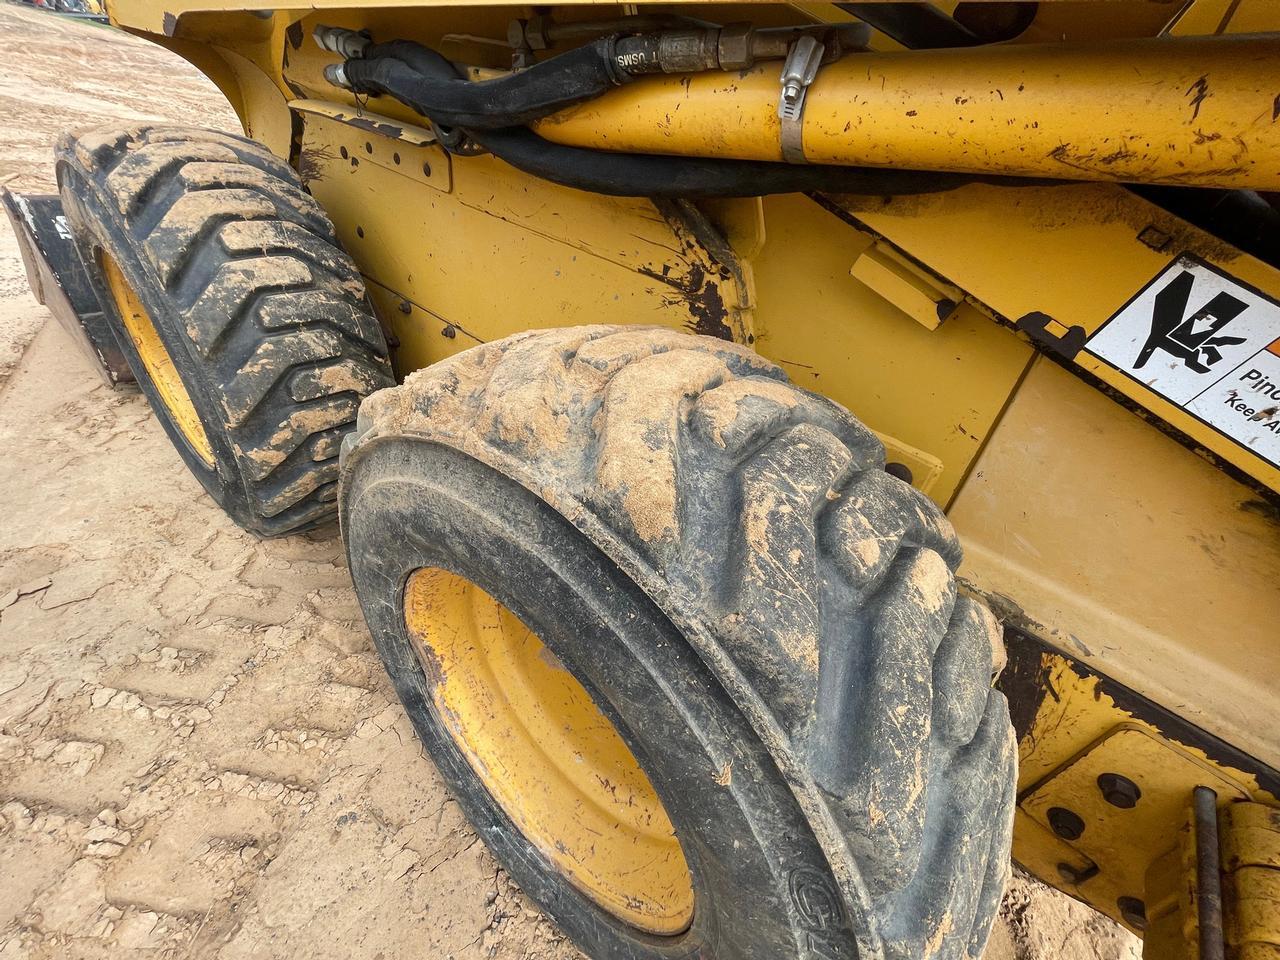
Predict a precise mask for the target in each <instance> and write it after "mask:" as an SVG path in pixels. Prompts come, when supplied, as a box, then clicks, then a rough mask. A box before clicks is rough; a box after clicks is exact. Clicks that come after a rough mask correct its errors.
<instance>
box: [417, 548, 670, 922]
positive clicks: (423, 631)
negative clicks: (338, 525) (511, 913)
mask: <svg viewBox="0 0 1280 960" xmlns="http://www.w3.org/2000/svg"><path fill="white" fill-rule="evenodd" d="M404 617H405V624H406V626H407V627H408V630H409V635H410V637H411V638H412V640H413V644H414V648H415V650H416V651H417V654H418V658H419V660H420V661H421V663H422V665H423V668H424V669H425V670H426V672H427V675H428V677H429V678H430V679H431V680H432V681H434V693H433V699H434V700H435V704H436V709H437V711H438V713H439V716H440V718H441V720H442V721H443V723H444V724H445V726H446V727H447V729H448V730H449V733H450V734H451V735H452V737H453V740H454V742H455V743H456V744H457V745H458V747H459V749H460V750H461V751H462V753H463V754H464V756H466V758H467V760H468V762H469V763H470V764H471V766H472V768H473V769H474V771H475V773H476V775H477V776H479V778H480V779H481V781H482V782H483V783H484V785H485V787H486V788H487V789H488V791H489V793H490V794H491V795H492V796H493V798H494V799H495V800H496V801H497V802H498V803H499V804H500V805H501V806H502V808H503V810H504V811H506V814H507V816H509V817H510V818H511V820H512V821H513V822H514V823H515V824H516V826H517V827H519V829H520V830H521V832H522V833H523V834H524V835H525V836H526V837H527V838H528V839H529V840H530V841H531V842H532V843H533V844H535V845H536V846H537V847H538V849H539V850H541V851H542V853H543V854H544V855H545V856H546V857H547V858H548V859H549V860H550V861H551V862H552V863H553V864H554V865H555V867H556V868H557V869H558V870H559V871H560V872H561V873H563V874H565V875H566V876H567V878H568V879H569V881H570V882H571V883H572V884H573V885H574V886H575V887H577V888H578V889H579V890H581V891H582V892H583V893H584V894H586V895H587V896H588V897H590V898H591V899H592V900H594V901H595V902H596V903H598V904H599V905H600V906H602V907H604V908H605V909H606V910H608V911H609V912H610V913H612V914H613V915H614V916H616V917H618V918H619V919H621V920H623V921H625V922H626V923H628V924H630V925H632V926H633V927H637V928H639V929H640V930H644V931H647V932H649V933H655V934H660V935H673V934H677V933H680V932H682V931H683V930H685V929H686V928H687V927H688V926H689V923H690V921H691V920H692V919H693V881H692V878H691V877H690V875H689V867H688V865H687V864H686V863H685V859H684V853H683V852H682V851H681V849H680V843H679V841H678V840H677V839H676V835H675V830H674V829H673V828H672V826H671V821H670V819H669V818H668V817H667V812H666V810H665V809H664V808H663V806H662V802H661V801H660V800H659V799H658V795H657V793H656V792H655V791H654V789H653V785H652V784H651V783H650V782H649V778H648V777H646V776H645V774H644V771H643V770H642V769H641V768H640V764H639V763H638V762H637V761H636V758H635V756H634V755H633V754H632V753H631V751H630V750H629V749H628V748H627V745H626V744H625V743H624V742H623V740H622V738H621V737H620V736H619V735H618V731H617V730H616V729H615V728H614V726H613V724H612V723H610V722H609V719H608V718H607V717H606V716H605V715H604V714H603V713H602V712H601V711H600V708H599V707H597V706H596V705H595V703H594V702H593V701H592V699H591V697H590V695H589V694H588V693H587V691H586V690H585V689H584V688H583V687H582V685H581V684H580V683H579V682H578V681H577V680H576V679H574V677H573V675H572V674H570V673H569V672H568V671H567V670H566V669H565V668H564V667H563V666H562V665H561V664H560V662H559V661H558V660H557V659H556V657H555V655H554V654H552V653H551V651H550V650H548V649H547V648H546V647H545V646H543V644H542V642H541V641H540V640H539V639H538V637H537V636H536V635H535V634H534V633H533V632H532V631H531V630H529V628H528V627H526V626H525V625H524V624H523V623H522V622H521V621H520V619H519V618H518V617H516V615H515V614H513V613H512V612H511V611H510V610H508V609H507V608H506V607H504V606H503V605H502V604H500V603H498V601H496V600H494V599H493V598H492V597H491V596H489V594H487V593H485V592H484V591H483V590H481V589H480V588H479V587H477V586H476V585H475V584H473V583H471V582H470V581H468V580H465V579H463V578H462V577H459V576H457V575H455V574H452V573H449V572H447V571H445V570H439V569H427V568H424V569H420V570H417V571H415V572H414V574H413V575H412V576H411V577H410V578H409V581H408V583H407V584H406V586H405V592H404Z"/></svg>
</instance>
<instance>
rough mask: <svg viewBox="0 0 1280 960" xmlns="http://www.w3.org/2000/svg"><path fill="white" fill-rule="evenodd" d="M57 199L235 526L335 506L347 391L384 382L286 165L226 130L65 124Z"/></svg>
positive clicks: (127, 344)
mask: <svg viewBox="0 0 1280 960" xmlns="http://www.w3.org/2000/svg"><path fill="white" fill-rule="evenodd" d="M56 152H57V172H58V184H59V189H60V192H61V196H62V203H63V208H64V210H65V211H66V213H67V217H68V221H69V222H70V224H71V227H72V230H73V233H74V234H75V237H76V242H77V246H78V248H79V250H80V253H81V257H82V259H83V260H84V261H85V266H86V268H87V270H88V272H89V274H90V277H91V278H92V280H93V283H94V286H95V288H96V290H97V293H98V296H99V299H100V300H101V301H102V306H103V310H104V312H105V314H106V315H107V317H108V318H109V319H110V321H111V323H112V326H113V329H114V332H115V333H116V337H117V339H118V340H119V341H120V347H121V350H122V351H123V352H124V354H125V357H126V358H127V359H128V361H129V365H130V367H131V369H132V370H133V372H134V375H135V376H136V377H137V380H138V383H139V385H140V386H141V388H142V390H143V392H144V393H145V394H146V395H147V398H148V400H150V402H151V406H152V408H153V409H154V410H155V412H156V414H157V416H158V417H159V419H160V421H161V422H162V423H163V425H164V428H165V430H166V432H167V433H168V434H169V437H170V438H171V439H172V440H173V443H174V445H175V446H176V447H177V448H178V451H179V453H180V454H181V455H182V457H183V459H184V460H185V461H186V463H187V465H188V466H189V467H190V468H191V470H192V472H193V473H195V475H196V476H197V477H198V478H199V479H200V482H201V483H202V484H203V485H204V487H205V489H206V490H208V492H209V494H210V495H211V496H212V497H213V498H214V500H216V501H217V502H218V504H219V505H221V506H222V508H223V509H224V510H225V511H226V512H227V513H228V514H229V515H230V516H231V518H232V519H233V520H235V522H236V523H238V524H240V526H242V527H244V528H245V529H247V530H250V531H252V532H254V533H257V534H259V535H261V536H278V535H281V534H286V533H290V532H293V531H296V530H299V529H303V528H306V527H309V526H313V525H314V524H316V523H319V522H322V521H325V520H328V519H330V518H332V516H333V515H334V512H335V505H334V500H335V498H336V495H337V480H338V451H339V447H340V444H341V441H342V438H343V436H344V435H345V434H346V433H347V432H348V431H350V430H351V429H352V427H353V426H354V423H355V417H356V411H357V409H358V407H359V404H360V401H361V400H362V399H363V398H364V397H366V396H368V395H369V394H370V393H372V392H373V391H374V390H377V389H380V388H382V387H385V386H389V385H390V384H391V383H392V376H391V367H390V364H389V361H388V356H387V347H386V343H385V341H384V339H383V336H382V331H381V330H380V328H379V326H378V322H377V320H376V318H375V317H374V315H373V313H372V311H371V309H370V307H369V305H368V302H367V300H366V298H365V293H364V285H363V282H362V280H361V278H360V274H359V272H358V271H357V269H356V267H355V265H354V264H353V263H352V261H351V259H350V258H349V257H348V256H347V255H346V253H344V252H343V250H342V249H341V247H340V246H339V244H338V240H337V237H336V236H335V234H334V230H333V225H332V224H331V223H330V222H329V220H328V218H327V217H326V216H325V214H324V212H323V211H322V210H321V209H320V207H319V205H318V204H317V203H316V202H315V201H314V200H313V199H312V198H311V197H310V196H308V195H307V194H306V193H305V192H304V191H303V189H302V185H301V183H300V182H299V181H298V178H297V175H296V174H295V173H294V172H293V171H292V170H291V169H290V168H289V167H288V165H287V164H285V163H284V162H282V161H281V160H280V159H279V158H277V157H275V156H274V155H273V154H271V152H270V151H268V150H267V149H266V148H265V147H263V146H261V145H260V144H256V143H254V142H252V141H249V140H245V139H242V138H240V137H234V136H230V135H228V134H222V133H214V132H210V131H203V130H195V129H188V128H183V127H143V128H134V129H126V130H104V131H95V132H92V133H87V134H81V135H79V136H70V135H66V136H64V137H63V138H62V139H61V141H60V142H59V144H58V146H57V151H56Z"/></svg>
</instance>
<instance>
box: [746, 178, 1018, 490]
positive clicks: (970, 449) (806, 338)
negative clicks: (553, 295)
mask: <svg viewBox="0 0 1280 960" xmlns="http://www.w3.org/2000/svg"><path fill="white" fill-rule="evenodd" d="M764 218H765V242H764V246H763V247H762V249H761V251H760V253H759V254H758V255H757V256H756V257H755V258H754V259H753V260H752V261H751V269H752V273H753V275H754V278H755V288H756V309H755V311H754V317H755V334H756V340H755V347H756V349H757V350H759V351H760V352H761V353H762V354H764V355H765V356H767V357H769V358H770V359H771V360H774V361H775V362H777V363H779V364H781V365H782V366H783V368H784V369H786V371H787V373H788V374H789V375H790V377H791V379H792V380H794V381H795V382H796V383H797V384H799V385H800V386H802V387H805V388H807V389H810V390H816V391H817V392H819V393H822V394H824V395H826V396H828V397H830V398H831V399H833V400H836V401H837V402H839V403H842V404H844V405H845V406H846V407H848V408H849V409H850V410H853V411H854V412H856V413H857V415H858V417H859V418H861V419H862V420H863V421H864V422H865V423H866V424H867V425H868V426H870V427H871V428H872V429H873V430H877V431H879V432H881V433H882V434H887V435H889V436H891V437H894V438H896V439H897V440H898V441H900V442H902V443H904V444H907V445H909V446H910V447H913V448H915V449H916V450H918V451H922V452H923V453H924V454H926V455H927V456H928V457H932V458H936V460H938V461H940V462H941V465H942V469H941V474H940V475H939V476H938V478H937V480H936V481H935V483H934V485H933V486H932V487H931V488H930V489H929V491H928V493H929V495H930V496H931V497H932V498H933V499H935V500H937V501H938V502H939V503H942V504H946V503H947V502H948V501H949V500H950V498H951V496H952V494H953V493H954V492H955V490H956V489H957V488H958V487H959V485H960V483H961V482H962V481H963V479H964V477H965V475H966V473H967V472H968V470H969V469H970V466H971V464H972V462H973V459H974V457H975V456H976V455H977V453H978V451H979V450H980V449H981V446H982V443H983V442H984V441H985V440H986V438H987V437H988V436H989V435H990V433H991V430H992V428H993V427H994V425H995V423H996V422H997V420H998V419H999V417H1000V413H1001V411H1002V410H1003V409H1004V405H1005V403H1006V402H1007V401H1008V398H1009V395H1010V393H1011V392H1012V391H1013V390H1014V388H1015V387H1016V386H1017V383H1018V380H1019V378H1020V377H1021V376H1022V374H1023V371H1024V370H1025V369H1026V366H1027V363H1028V362H1029V360H1030V359H1031V355H1032V351H1031V349H1030V347H1029V346H1028V345H1027V344H1026V343H1024V342H1023V341H1021V340H1019V339H1018V338H1017V337H1016V336H1014V335H1013V334H1012V333H1011V332H1010V331H1008V330H1005V329H1002V328H1001V327H999V326H997V325H996V324H994V323H992V322H991V321H990V320H989V319H987V318H986V317H984V316H983V315H982V314H980V313H978V311H976V310H974V309H973V308H972V307H970V306H967V305H965V306H962V307H961V308H960V309H959V310H957V311H956V313H955V314H954V315H953V316H952V317H951V318H950V319H948V320H947V322H946V323H944V324H942V325H941V326H940V327H938V328H937V329H936V330H928V329H926V328H925V327H923V326H921V324H920V323H918V322H917V321H915V320H913V319H912V318H911V317H909V316H907V315H906V314H905V313H903V312H902V311H901V310H900V309H899V308H898V307H896V306H894V305H893V304H891V303H889V302H888V301H887V300H885V299H884V297H882V296H881V295H880V294H879V293H877V292H876V291H874V290H872V289H871V288H870V287H868V286H866V285H865V284H864V283H862V282H860V281H859V280H858V279H856V278H855V277H853V276H851V275H850V272H849V271H850V268H851V267H852V266H853V264H854V263H855V261H857V259H858V258H859V257H860V256H861V255H862V254H864V253H865V252H866V251H867V250H868V249H870V248H871V246H872V245H873V244H874V242H875V238H874V237H873V236H871V235H870V234H867V233H865V232H863V231H861V230H858V229H856V228H854V227H853V226H851V225H850V224H848V223H845V222H844V221H842V220H841V219H839V218H838V217H837V216H836V215H835V214H833V213H832V212H831V211H830V210H827V209H824V208H823V207H822V206H820V205H818V204H817V203H814V202H813V201H812V200H810V199H808V198H806V197H801V196H779V197H768V198H766V199H765V201H764Z"/></svg>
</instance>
